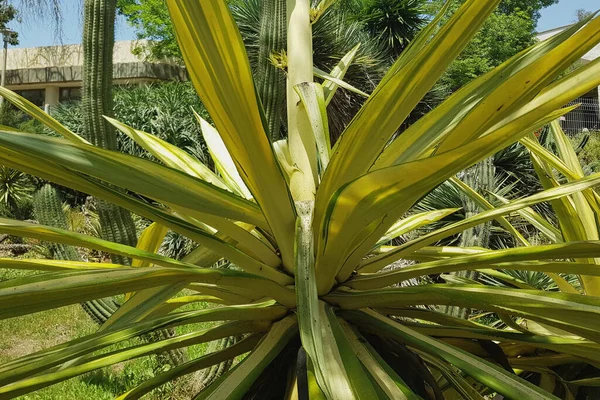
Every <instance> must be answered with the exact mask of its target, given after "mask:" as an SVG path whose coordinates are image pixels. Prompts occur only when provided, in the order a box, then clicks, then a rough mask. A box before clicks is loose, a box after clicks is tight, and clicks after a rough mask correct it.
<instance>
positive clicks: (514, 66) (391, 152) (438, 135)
mask: <svg viewBox="0 0 600 400" xmlns="http://www.w3.org/2000/svg"><path fill="white" fill-rule="evenodd" d="M446 5H448V4H446ZM583 24H585V21H581V22H579V23H577V24H574V25H573V26H571V27H570V28H568V29H565V30H564V31H562V32H560V33H559V34H558V35H555V36H553V37H551V38H550V39H548V40H546V41H543V42H540V43H538V44H536V45H534V46H533V47H531V48H529V49H526V50H524V51H522V52H521V53H519V54H517V55H515V56H514V57H513V58H512V59H510V60H509V61H507V62H505V63H504V64H502V65H501V66H499V67H498V68H495V69H493V70H492V71H490V72H488V73H487V74H485V75H483V76H481V77H479V78H477V79H475V80H473V81H472V82H471V83H469V84H468V85H465V86H464V87H463V88H461V89H460V90H459V91H457V92H456V93H454V94H453V95H452V96H450V97H449V98H448V99H447V100H446V101H445V102H444V103H442V104H441V105H440V106H438V107H436V108H435V109H434V110H433V111H431V112H430V113H428V114H427V115H425V116H424V117H423V118H421V119H420V120H419V121H417V122H416V123H415V124H413V125H411V126H410V127H409V128H408V129H407V130H406V131H405V132H403V134H402V140H395V141H394V142H393V143H392V144H391V145H390V146H388V147H387V148H386V149H385V151H384V152H383V153H382V154H381V156H380V157H379V159H378V160H377V162H376V163H375V165H374V167H373V168H374V169H377V168H384V167H386V166H390V165H393V164H395V163H396V164H399V163H403V162H406V161H409V160H413V159H417V158H419V157H420V156H421V155H422V154H426V153H427V152H429V151H431V150H432V149H433V148H434V147H435V146H436V145H437V143H438V142H439V140H441V139H442V138H443V137H444V132H447V131H448V130H449V129H451V128H452V127H453V126H454V125H456V124H457V123H458V122H459V121H460V120H461V119H462V118H463V117H464V116H465V114H466V113H467V112H468V111H469V110H470V109H472V108H473V107H475V106H476V105H477V104H479V102H480V101H481V100H482V99H483V98H485V94H486V93H487V92H488V91H489V90H491V88H494V87H497V86H498V85H501V84H502V83H503V82H504V81H505V79H506V77H507V76H512V75H514V74H515V73H517V72H519V71H520V70H522V69H523V68H525V67H527V66H528V65H530V64H531V63H532V62H533V61H535V60H536V59H537V58H538V57H540V55H543V54H544V53H546V52H547V51H549V50H551V49H553V48H555V47H556V46H558V45H559V44H560V43H562V42H564V41H565V40H566V39H567V38H569V37H570V36H571V35H573V34H574V33H575V32H577V30H579V29H580V28H581V27H582V26H583ZM413 43H414V41H413V42H412V43H411V46H412V44H413ZM407 53H408V52H407V51H406V50H405V51H404V52H403V53H402V56H401V58H402V57H404V56H405V55H406V56H408V54H407ZM563 104H565V103H563ZM559 107H560V106H559Z"/></svg>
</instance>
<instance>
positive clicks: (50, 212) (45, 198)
mask: <svg viewBox="0 0 600 400" xmlns="http://www.w3.org/2000/svg"><path fill="white" fill-rule="evenodd" d="M33 211H34V214H35V218H36V219H37V221H38V222H39V223H40V224H42V225H48V226H54V227H56V228H61V229H68V228H69V226H68V222H67V217H66V216H65V213H64V212H63V209H62V199H61V196H60V194H59V193H58V191H57V190H56V189H55V188H54V187H52V186H50V185H48V184H46V185H44V186H43V187H42V188H41V189H40V190H38V191H37V192H36V193H35V195H34V196H33ZM44 245H45V246H46V247H47V248H48V250H49V251H50V255H51V256H52V258H53V259H55V260H69V261H81V256H80V255H79V253H77V250H76V249H75V248H74V247H73V246H68V245H64V244H59V243H45V244H44ZM81 306H82V307H83V309H84V311H85V312H86V313H87V314H88V315H89V316H90V317H91V318H92V319H93V320H94V321H95V322H96V323H97V324H99V325H102V324H103V323H104V322H106V320H107V319H108V318H109V317H110V316H111V315H112V314H113V313H114V312H115V311H116V310H117V308H118V306H119V305H118V304H117V303H116V302H115V301H114V300H113V299H109V298H107V299H98V300H92V301H86V302H85V303H81Z"/></svg>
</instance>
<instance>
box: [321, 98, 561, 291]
mask: <svg viewBox="0 0 600 400" xmlns="http://www.w3.org/2000/svg"><path fill="white" fill-rule="evenodd" d="M566 111H567V110H566V109H563V110H559V111H557V112H556V113H557V114H562V113H564V112H566ZM555 115H556V114H551V115H548V116H546V117H544V118H543V119H542V120H533V119H532V120H530V122H527V121H521V122H522V123H526V126H528V128H526V129H523V127H522V125H521V124H516V125H515V124H512V123H510V124H508V125H505V126H502V127H501V128H499V129H498V130H497V131H495V132H494V133H491V134H489V135H487V136H484V137H482V138H481V139H478V140H476V141H474V142H472V143H469V144H467V145H465V146H462V147H460V148H457V149H454V150H452V151H449V152H446V153H443V154H439V155H436V156H433V157H430V158H427V159H421V160H418V161H414V162H410V163H407V164H401V165H398V166H394V167H388V168H384V169H380V170H376V171H373V172H370V173H368V174H367V175H364V176H363V177H361V178H359V179H357V180H355V181H353V182H351V183H349V184H347V185H346V186H344V187H343V188H342V189H340V190H339V191H338V192H337V193H336V195H335V196H333V197H332V199H331V201H330V205H329V208H328V210H327V213H326V215H325V220H324V223H323V226H322V228H321V229H322V231H323V232H322V233H321V235H320V236H319V241H318V242H317V244H318V245H317V265H324V266H325V267H324V268H323V272H321V277H320V278H321V279H320V281H319V293H320V294H324V293H325V292H326V291H327V290H328V289H329V288H331V287H332V286H333V284H334V278H333V276H334V275H336V276H337V279H338V280H339V281H343V280H344V277H347V276H349V275H350V274H351V273H352V271H353V270H355V269H356V268H357V267H358V265H359V263H360V262H361V259H362V258H363V257H364V256H365V255H366V254H367V253H368V252H369V251H370V250H371V248H372V247H373V246H374V245H375V244H376V243H377V241H378V240H379V238H380V237H381V236H382V235H383V234H384V233H385V232H386V231H387V229H389V227H390V226H391V225H392V221H394V220H396V219H397V218H399V217H400V216H401V215H403V214H404V212H406V211H407V210H408V209H409V208H410V207H411V206H412V205H413V204H414V203H415V202H416V201H417V200H418V199H419V198H421V197H422V196H423V195H424V194H426V193H428V192H429V191H430V190H432V189H433V188H434V187H436V186H437V185H438V184H440V183H442V182H443V181H444V180H446V179H447V178H449V177H450V176H452V175H453V174H454V173H456V172H458V171H460V170H462V169H464V168H466V167H468V166H470V165H472V164H474V163H475V162H478V161H479V160H481V159H483V158H485V157H487V156H489V155H491V154H493V153H494V152H495V151H496V150H499V149H501V148H503V147H505V146H506V145H508V144H510V143H512V142H514V141H515V140H517V139H518V138H519V136H522V135H524V134H526V133H527V132H529V131H530V129H533V128H534V127H536V126H541V125H543V124H544V123H546V122H548V121H551V120H553V119H555ZM528 118H537V117H536V116H532V115H530V116H528ZM528 124H531V125H528ZM417 171H418V172H417ZM357 203H358V204H359V205H358V206H357ZM334 249H335V250H334ZM388 254H389V253H388Z"/></svg>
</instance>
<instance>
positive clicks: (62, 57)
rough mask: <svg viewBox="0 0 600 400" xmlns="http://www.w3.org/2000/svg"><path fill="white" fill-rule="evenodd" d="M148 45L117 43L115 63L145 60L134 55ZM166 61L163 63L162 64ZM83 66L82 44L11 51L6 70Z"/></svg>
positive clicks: (141, 41)
mask: <svg viewBox="0 0 600 400" xmlns="http://www.w3.org/2000/svg"><path fill="white" fill-rule="evenodd" d="M146 44H148V41H147V40H126V41H118V42H115V47H114V51H113V62H114V63H135V62H140V61H142V60H143V58H144V55H141V56H138V55H135V54H133V49H134V48H135V47H136V46H139V45H146ZM162 62H164V61H161V63H162ZM78 65H83V47H82V45H81V44H68V45H60V46H44V47H32V48H19V49H9V50H8V58H7V63H6V69H8V70H16V69H26V68H47V67H66V66H69V67H71V66H78Z"/></svg>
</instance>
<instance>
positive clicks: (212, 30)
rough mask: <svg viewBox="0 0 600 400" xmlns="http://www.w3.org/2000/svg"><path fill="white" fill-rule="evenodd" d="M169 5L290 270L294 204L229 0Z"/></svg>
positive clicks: (173, 0) (198, 80)
mask: <svg viewBox="0 0 600 400" xmlns="http://www.w3.org/2000/svg"><path fill="white" fill-rule="evenodd" d="M167 6H168V8H169V13H170V15H171V19H172V21H173V26H174V28H175V33H176V37H177V41H178V43H179V47H180V48H181V52H182V54H183V59H184V60H185V63H186V65H188V73H189V75H190V79H191V81H192V82H193V84H194V86H195V88H196V91H197V92H198V95H199V96H200V99H201V100H202V104H204V106H205V107H206V109H207V111H208V113H209V114H210V116H211V118H212V120H213V121H214V123H215V125H216V128H217V131H218V132H219V135H220V136H221V138H222V140H223V142H224V143H225V146H226V147H227V150H228V152H229V154H231V157H232V158H233V161H234V162H235V165H236V167H237V171H238V173H239V174H240V176H241V178H242V179H243V181H244V182H245V183H246V186H247V187H248V189H249V190H250V192H251V193H252V195H253V196H254V198H255V199H256V201H257V203H258V204H259V205H260V206H261V208H262V210H263V212H264V213H265V218H266V220H267V222H268V225H269V228H270V230H271V231H272V232H273V235H274V236H275V238H276V240H277V243H278V244H279V248H280V250H281V254H282V259H283V263H284V266H285V267H286V268H288V269H290V270H291V265H292V264H293V247H294V240H293V232H294V221H295V216H294V207H293V204H292V200H291V197H290V194H289V191H288V188H287V184H286V182H285V179H284V177H283V175H282V173H281V170H280V168H279V165H278V164H277V161H276V160H275V155H274V154H273V150H272V148H271V145H270V143H269V140H268V134H267V132H265V128H264V126H263V121H262V116H261V112H260V105H259V100H258V95H257V94H256V91H255V88H254V82H253V79H252V73H251V71H250V65H249V62H248V58H247V55H246V49H245V47H244V43H243V41H242V38H241V36H240V33H239V31H238V28H237V25H236V23H235V21H234V20H233V17H232V16H231V14H230V12H229V5H228V4H227V2H226V1H224V0H214V1H202V2H198V1H194V0H168V1H167Z"/></svg>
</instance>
